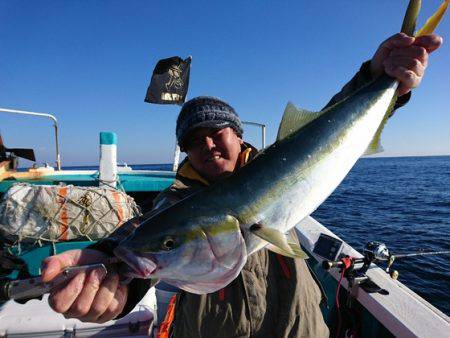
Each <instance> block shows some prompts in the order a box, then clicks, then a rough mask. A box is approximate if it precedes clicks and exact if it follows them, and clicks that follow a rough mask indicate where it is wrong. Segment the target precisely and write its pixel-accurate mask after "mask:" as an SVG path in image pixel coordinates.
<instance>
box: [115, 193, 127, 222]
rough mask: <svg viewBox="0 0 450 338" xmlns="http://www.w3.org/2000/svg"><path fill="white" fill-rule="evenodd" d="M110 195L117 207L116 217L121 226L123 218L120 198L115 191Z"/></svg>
mask: <svg viewBox="0 0 450 338" xmlns="http://www.w3.org/2000/svg"><path fill="white" fill-rule="evenodd" d="M112 195H113V198H114V201H115V202H116V205H117V216H118V217H119V224H120V225H122V223H123V219H124V218H125V217H123V208H122V200H121V196H120V195H119V193H118V192H117V191H113V192H112Z"/></svg>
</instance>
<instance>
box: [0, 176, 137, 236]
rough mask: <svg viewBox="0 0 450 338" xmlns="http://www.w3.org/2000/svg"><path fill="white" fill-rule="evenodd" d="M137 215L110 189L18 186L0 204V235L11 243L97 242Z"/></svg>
mask: <svg viewBox="0 0 450 338" xmlns="http://www.w3.org/2000/svg"><path fill="white" fill-rule="evenodd" d="M139 214H140V210H139V207H138V206H137V204H136V203H135V201H134V200H133V198H132V197H130V196H128V195H127V194H125V193H124V192H121V191H117V190H115V189H113V188H99V187H77V186H73V185H57V186H45V185H31V184H27V183H18V184H15V185H13V186H12V187H11V188H10V189H9V190H8V191H7V192H6V194H5V195H4V196H3V200H2V201H1V203H0V234H1V235H2V236H3V237H4V238H6V239H8V240H9V241H12V242H14V243H21V242H24V243H35V242H39V243H41V242H42V241H45V242H53V243H55V242H62V241H73V240H90V241H94V240H98V239H101V238H103V237H105V236H107V235H109V234H110V233H111V232H113V231H114V230H115V229H117V228H118V227H119V226H120V225H122V224H123V223H124V222H126V221H127V220H129V219H131V218H133V217H135V216H138V215H139Z"/></svg>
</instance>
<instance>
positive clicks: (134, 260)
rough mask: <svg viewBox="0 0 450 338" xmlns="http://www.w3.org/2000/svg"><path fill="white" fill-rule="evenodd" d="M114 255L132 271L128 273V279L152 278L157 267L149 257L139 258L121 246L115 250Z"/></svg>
mask: <svg viewBox="0 0 450 338" xmlns="http://www.w3.org/2000/svg"><path fill="white" fill-rule="evenodd" d="M114 255H115V256H116V257H118V258H119V259H120V260H121V261H123V262H124V263H125V264H127V265H128V266H129V267H130V268H131V269H132V271H131V272H129V273H127V277H137V278H150V276H151V274H152V273H153V272H154V271H155V270H156V267H157V265H156V263H155V262H154V261H153V260H151V259H150V258H149V257H143V256H138V255H136V254H135V253H134V252H133V251H131V250H129V249H127V248H124V247H121V246H118V247H117V248H115V249H114Z"/></svg>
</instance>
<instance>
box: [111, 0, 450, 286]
mask: <svg viewBox="0 0 450 338" xmlns="http://www.w3.org/2000/svg"><path fill="white" fill-rule="evenodd" d="M447 4H448V3H446V5H447ZM419 8H420V1H418V0H411V2H410V5H409V7H408V10H407V14H406V15H405V19H404V25H403V27H402V31H403V32H404V33H406V34H408V35H412V34H413V32H414V27H415V21H416V17H417V15H418V12H419ZM430 25H436V20H435V19H430V21H429V24H428V26H426V27H425V29H424V30H423V31H424V32H427V33H430V32H431V30H428V27H429V26H430ZM397 86H398V82H397V81H396V80H394V79H392V78H390V77H389V76H387V75H383V76H381V77H380V78H378V79H377V80H375V81H374V82H372V83H370V84H369V85H367V86H366V87H364V88H362V89H360V90H359V91H357V92H356V93H354V94H353V95H351V96H349V97H347V98H346V99H345V100H343V101H341V102H339V103H337V104H336V105H334V106H332V107H330V108H328V109H326V110H324V111H321V112H318V113H312V112H308V111H304V110H300V109H297V108H295V107H294V106H293V105H292V104H288V106H287V108H286V110H285V113H284V116H283V119H282V122H281V125H280V128H279V132H278V139H277V141H276V142H275V143H274V144H273V145H272V146H270V147H268V148H267V149H265V150H264V151H263V152H262V153H260V154H259V155H258V156H257V157H256V158H255V159H254V160H253V161H251V162H250V163H249V164H248V165H246V166H245V167H243V168H242V169H241V170H239V172H237V173H235V174H234V175H232V176H231V177H229V178H227V179H224V180H223V181H221V182H220V183H217V184H214V185H212V186H210V187H208V188H206V189H204V190H203V191H201V192H198V193H196V194H193V195H191V196H189V197H187V198H185V199H183V200H181V201H180V202H178V203H176V204H174V205H173V206H171V207H168V208H166V209H164V210H161V211H160V212H158V213H156V214H153V215H151V216H145V215H144V216H143V217H141V218H140V219H138V220H134V222H136V221H138V222H140V226H139V227H138V228H137V229H136V230H135V231H134V233H133V234H132V235H130V236H129V237H128V238H126V239H125V240H123V241H122V242H121V243H120V245H119V246H118V247H117V248H116V249H115V251H114V253H115V255H116V256H117V257H119V258H120V259H121V260H123V261H124V262H125V263H127V264H128V266H129V267H130V268H131V269H132V270H133V273H132V275H133V276H135V277H140V278H154V279H162V280H164V281H166V282H168V283H169V284H172V285H175V286H178V287H180V288H181V289H183V290H186V291H188V292H192V293H198V294H203V293H210V292H214V291H216V290H218V289H220V288H222V287H224V286H225V285H227V284H228V283H229V282H231V281H232V280H233V279H234V278H236V276H237V275H238V274H239V272H240V270H241V269H242V267H243V265H244V264H245V262H246V258H247V256H248V255H250V254H251V253H253V252H255V251H257V250H259V249H261V248H263V247H265V246H267V247H268V248H269V249H271V250H273V251H275V252H278V253H282V254H284V255H287V256H291V257H302V258H306V257H307V256H306V255H305V254H304V253H303V252H302V251H301V249H300V248H299V246H298V245H295V244H294V243H292V242H290V241H289V240H288V239H287V238H286V236H285V233H286V232H287V231H288V230H290V229H292V228H293V227H294V226H295V224H297V223H298V222H299V221H301V220H302V219H303V218H305V217H306V216H308V215H310V214H311V213H312V212H313V211H314V210H315V209H316V208H317V207H318V206H319V205H320V204H321V203H322V202H323V201H324V200H325V199H326V198H327V197H328V196H329V195H330V194H331V193H332V192H333V191H334V190H335V189H336V187H337V186H338V185H339V184H340V182H341V181H342V180H343V179H344V177H345V176H346V175H347V174H348V172H349V171H350V169H351V168H352V167H353V165H354V164H355V162H356V161H357V160H358V158H360V156H361V155H363V154H364V153H365V152H366V151H368V152H369V153H373V152H376V151H377V150H378V149H379V148H380V146H379V139H380V134H381V130H382V128H383V126H384V124H385V123H386V120H387V119H388V115H389V112H390V109H391V108H390V107H391V106H392V105H393V103H394V102H395V93H396V89H397Z"/></svg>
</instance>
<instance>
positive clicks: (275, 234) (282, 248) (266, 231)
mask: <svg viewBox="0 0 450 338" xmlns="http://www.w3.org/2000/svg"><path fill="white" fill-rule="evenodd" d="M250 231H251V233H252V234H254V235H255V236H258V237H259V238H261V239H263V240H265V241H266V242H269V243H270V245H269V247H268V249H269V250H271V251H273V252H276V253H278V254H280V255H283V256H287V257H292V258H303V259H305V258H308V255H307V254H306V253H305V252H304V251H303V250H302V249H301V248H300V246H299V245H298V244H296V243H292V242H291V243H290V242H288V241H287V239H286V236H285V235H284V234H283V233H282V232H281V231H278V230H277V229H273V228H269V227H267V226H264V225H261V224H259V223H257V224H253V225H252V226H251V227H250Z"/></svg>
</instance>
